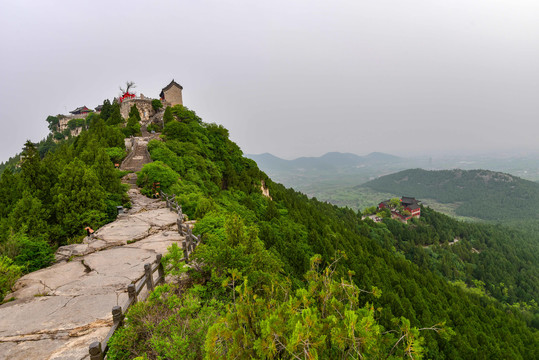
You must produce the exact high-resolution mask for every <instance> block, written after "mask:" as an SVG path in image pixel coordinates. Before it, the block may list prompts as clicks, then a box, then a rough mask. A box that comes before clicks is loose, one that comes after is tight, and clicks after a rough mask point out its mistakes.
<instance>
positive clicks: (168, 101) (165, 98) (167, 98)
mask: <svg viewBox="0 0 539 360" xmlns="http://www.w3.org/2000/svg"><path fill="white" fill-rule="evenodd" d="M182 90H183V87H182V86H181V85H180V84H178V83H177V82H176V81H174V79H172V81H171V82H170V84H168V85H167V86H165V87H164V88H163V90H161V94H159V97H160V98H161V101H162V102H163V103H165V105H166V106H174V105H183V99H182Z"/></svg>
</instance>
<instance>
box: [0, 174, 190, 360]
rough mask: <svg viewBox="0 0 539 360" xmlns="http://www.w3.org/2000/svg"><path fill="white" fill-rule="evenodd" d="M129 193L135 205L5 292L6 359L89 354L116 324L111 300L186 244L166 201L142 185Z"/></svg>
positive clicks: (0, 353) (1, 349) (120, 298)
mask: <svg viewBox="0 0 539 360" xmlns="http://www.w3.org/2000/svg"><path fill="white" fill-rule="evenodd" d="M133 176H134V174H131V175H129V176H128V178H132V177H133ZM127 181H128V182H130V181H129V179H127ZM131 182H132V179H131ZM129 196H130V197H131V202H132V208H131V209H129V210H128V211H127V212H126V213H125V214H121V215H119V216H118V218H117V220H116V221H114V222H112V223H110V224H107V225H105V226H103V227H102V228H100V229H99V230H97V231H96V232H95V234H94V236H93V238H91V239H90V238H86V239H85V241H84V243H83V244H75V245H68V246H65V247H61V248H60V249H59V250H58V251H57V254H56V255H57V260H58V262H57V263H56V264H54V265H52V266H50V267H48V268H45V269H41V270H39V271H36V272H33V273H30V274H27V275H25V276H23V277H22V278H20V279H19V280H18V281H17V283H16V284H15V291H14V292H13V293H12V294H10V295H8V297H7V298H6V299H8V298H11V297H12V298H15V300H13V301H10V302H7V303H5V304H3V305H1V306H0V359H10V360H18V359H21V360H22V359H24V360H27V359H65V360H67V359H69V360H71V359H89V355H88V346H89V345H90V343H92V342H93V341H101V340H103V339H104V338H105V336H106V334H107V333H108V331H109V329H110V327H111V325H112V315H111V309H112V307H113V306H115V305H123V304H124V303H125V301H126V300H127V298H128V296H127V291H126V289H127V285H129V284H131V283H134V282H135V281H136V280H138V279H140V278H141V277H142V276H143V275H144V264H145V263H148V262H153V261H154V260H155V256H156V255H157V254H159V253H161V254H164V253H165V252H166V250H167V247H169V246H170V245H171V244H172V243H174V242H179V243H180V244H181V241H182V240H183V239H184V238H183V237H182V236H180V235H179V234H178V228H177V224H176V219H177V215H176V214H175V213H173V212H171V211H169V210H168V209H166V207H165V203H164V202H162V201H159V200H154V199H149V198H147V197H145V196H143V195H141V194H140V191H139V190H138V189H137V188H131V189H130V190H129ZM180 246H181V245H180Z"/></svg>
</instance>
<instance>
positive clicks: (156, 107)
mask: <svg viewBox="0 0 539 360" xmlns="http://www.w3.org/2000/svg"><path fill="white" fill-rule="evenodd" d="M152 107H153V109H154V110H155V111H159V109H161V108H163V103H162V102H161V100H158V99H153V100H152Z"/></svg>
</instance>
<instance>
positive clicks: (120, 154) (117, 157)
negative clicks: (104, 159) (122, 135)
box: [105, 147, 126, 163]
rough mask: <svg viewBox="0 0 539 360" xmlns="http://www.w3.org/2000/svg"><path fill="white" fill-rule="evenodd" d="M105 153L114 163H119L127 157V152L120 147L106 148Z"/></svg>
mask: <svg viewBox="0 0 539 360" xmlns="http://www.w3.org/2000/svg"><path fill="white" fill-rule="evenodd" d="M105 152H106V153H107V155H108V156H109V158H110V160H111V161H112V162H113V163H119V162H120V161H122V159H123V158H124V157H125V155H126V152H125V150H124V149H122V148H119V147H110V148H106V149H105Z"/></svg>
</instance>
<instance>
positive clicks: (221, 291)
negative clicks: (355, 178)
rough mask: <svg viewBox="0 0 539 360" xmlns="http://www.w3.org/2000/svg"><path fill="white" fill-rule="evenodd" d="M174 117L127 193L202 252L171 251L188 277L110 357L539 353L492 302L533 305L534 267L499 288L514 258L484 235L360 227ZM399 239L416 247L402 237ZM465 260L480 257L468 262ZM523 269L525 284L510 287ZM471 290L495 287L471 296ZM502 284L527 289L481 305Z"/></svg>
mask: <svg viewBox="0 0 539 360" xmlns="http://www.w3.org/2000/svg"><path fill="white" fill-rule="evenodd" d="M172 113H173V115H174V118H173V119H171V120H169V121H167V123H166V124H165V126H164V130H163V135H162V137H161V140H162V141H158V140H153V141H151V142H150V143H149V144H148V148H149V151H150V154H151V156H152V159H153V160H154V162H153V163H151V164H148V165H146V166H145V167H144V168H143V169H142V171H141V172H140V173H139V174H138V176H139V180H138V184H139V186H141V187H142V188H143V191H144V192H146V193H147V194H151V193H153V192H154V191H155V190H154V183H156V182H159V183H160V186H161V189H163V190H164V191H165V192H167V193H174V194H175V195H176V198H177V200H178V202H179V203H181V204H182V206H183V210H184V213H185V214H187V215H188V216H189V218H190V219H196V221H197V223H196V227H195V229H194V232H195V233H197V234H203V241H202V244H201V245H199V246H198V247H197V249H196V250H195V252H194V254H193V259H194V260H193V262H192V263H191V266H190V267H189V268H185V267H184V266H183V264H182V262H181V258H182V255H181V250H179V249H178V248H177V247H176V248H175V247H172V248H171V249H170V253H169V255H167V256H166V260H165V261H166V266H167V268H168V271H169V274H170V275H180V274H181V273H184V272H187V274H188V277H187V278H185V277H180V278H181V279H183V280H179V281H178V282H177V283H171V284H167V285H165V286H163V287H160V288H158V290H156V292H154V294H153V295H151V296H150V298H149V301H148V302H147V303H140V304H138V305H137V306H135V308H133V310H131V311H130V312H129V314H128V315H127V320H126V327H125V328H123V329H122V330H121V331H120V332H119V333H117V335H115V337H114V338H113V340H112V344H111V351H110V353H109V358H110V359H128V358H134V357H137V356H141V357H143V358H146V357H147V358H151V359H157V358H192V359H202V358H206V359H210V358H211V359H225V358H269V359H271V358H281V359H292V358H301V359H303V358H305V359H306V358H320V359H333V358H361V357H364V358H372V359H400V358H414V359H419V358H421V357H422V356H423V358H429V359H483V358H484V359H491V358H511V359H529V358H537V357H538V356H539V353H538V351H539V338H538V332H537V330H536V329H535V328H534V327H533V326H532V325H533V324H534V322H533V321H534V320H533V319H534V318H533V315H530V314H528V313H526V312H525V311H523V310H522V309H521V308H520V307H518V306H510V305H508V304H504V303H503V302H502V301H503V300H507V302H508V303H509V302H511V301H512V300H514V301H516V300H520V299H521V300H522V301H524V300H525V299H529V297H531V296H534V295H533V294H534V291H535V290H533V289H534V288H535V289H536V285H537V279H536V278H534V277H533V275H534V273H533V272H534V271H535V270H534V268H533V267H530V266H529V265H530V264H529V262H534V261H535V260H534V258H533V257H531V258H524V259H521V260H522V262H520V263H518V267H519V269H513V268H511V273H510V275H508V276H506V277H504V276H502V275H501V274H500V273H499V272H496V271H492V269H494V268H495V264H496V263H497V262H498V261H499V259H497V258H495V257H496V256H502V260H503V259H505V260H503V263H505V264H507V263H508V262H512V261H513V260H514V258H513V257H506V256H505V254H504V251H506V250H507V247H508V248H511V246H512V244H507V245H504V244H501V245H499V246H498V245H496V246H494V245H492V249H493V250H492V252H491V251H489V249H490V247H491V240H490V239H489V238H490V234H489V233H488V232H487V233H483V231H486V230H483V229H479V230H477V231H472V230H470V229H467V228H466V227H465V225H459V224H460V223H452V221H453V220H451V219H448V218H446V217H440V216H439V215H437V214H434V213H432V216H431V217H429V216H426V219H425V221H424V222H423V223H417V224H411V225H410V226H408V227H399V225H398V224H394V223H391V222H388V223H387V224H386V223H381V224H374V223H372V222H371V221H369V220H366V221H363V220H362V219H361V214H359V213H356V212H354V211H352V210H350V209H346V208H339V207H336V206H333V205H330V204H328V203H325V202H320V201H317V200H316V199H309V198H308V197H307V196H305V195H303V194H301V193H299V192H296V191H295V190H293V189H287V188H285V187H284V186H283V185H280V184H278V183H275V182H273V181H272V180H271V179H269V178H268V177H267V175H266V174H264V173H263V172H261V171H260V170H259V169H258V167H257V165H256V163H255V162H254V161H253V160H250V159H247V158H245V157H243V154H242V152H241V150H240V148H239V147H238V146H237V145H236V144H234V143H233V142H232V141H230V139H229V138H228V131H227V130H226V129H224V128H223V127H222V126H219V125H215V124H207V123H204V122H202V120H201V119H200V118H198V117H197V116H196V114H195V113H194V112H192V111H190V110H188V109H186V108H185V107H182V106H176V107H174V108H172ZM264 185H265V186H267V189H268V190H269V194H270V197H266V196H264V195H263V193H262V191H261V187H262V186H264ZM426 213H427V214H428V213H429V212H428V211H426ZM438 225H439V226H440V227H439V228H438ZM454 225H455V226H457V227H456V228H455V229H453V226H454ZM458 226H462V229H461V228H459V227H458ZM408 231H409V233H410V234H415V235H412V236H413V237H416V238H418V239H419V238H420V239H422V240H421V241H422V243H420V242H419V241H418V244H415V243H413V241H414V240H410V239H408V238H407V237H406V236H408V234H409V233H408ZM452 231H454V233H453V232H452ZM466 231H468V232H469V233H466ZM451 236H455V237H457V236H458V237H460V238H462V239H466V242H465V241H464V240H463V241H462V245H459V247H455V250H458V251H462V254H456V253H452V252H450V251H447V252H442V251H441V250H440V251H438V250H437V249H435V248H434V247H435V246H440V247H443V246H446V247H448V246H449V245H447V244H446V245H443V244H444V243H445V242H447V241H446V239H447V238H451ZM513 236H519V235H518V234H514V235H513ZM476 237H481V238H480V239H476ZM468 241H469V243H468ZM476 241H477V243H476ZM496 241H499V242H500V243H503V241H505V240H504V239H503V238H500V239H499V240H496ZM440 243H442V245H440ZM405 244H409V245H410V246H409V247H406V246H404V245H405ZM421 245H423V246H430V247H432V254H431V253H424V254H423V253H421V251H424V252H428V251H431V250H429V248H425V249H423V248H422V247H421ZM466 246H470V247H473V246H477V247H478V250H479V251H481V252H480V254H476V253H473V252H471V251H468V250H470V249H468V248H467V247H466ZM479 248H480V249H479ZM530 249H532V248H530ZM416 250H417V251H416ZM417 254H419V255H417ZM489 254H491V255H489ZM475 255H479V256H480V258H479V259H468V258H466V256H470V257H472V256H475ZM487 255H488V256H487ZM440 256H441V257H444V256H445V257H447V258H448V259H450V260H454V261H449V260H448V261H445V260H444V259H437V258H438V257H440ZM481 256H482V257H481ZM514 256H516V257H518V256H519V253H515V254H514ZM429 257H432V258H433V260H431V259H429ZM416 258H417V259H416ZM468 267H469V268H468ZM483 268H484V269H483ZM475 269H477V271H476V272H474V270H475ZM485 271H487V272H491V274H488V275H485V274H484V272H485ZM523 271H524V272H530V273H531V276H524V277H522V278H521V277H519V275H518V272H523ZM452 274H455V276H452ZM481 279H484V280H481ZM449 280H452V281H454V283H451V282H450V281H449ZM459 281H460V282H459ZM474 281H476V282H474ZM478 281H484V282H487V281H488V282H489V283H492V284H497V285H493V286H491V287H486V285H485V286H484V288H485V287H486V289H484V290H482V288H481V286H482V285H481V283H480V282H478ZM503 281H506V282H507V283H508V285H506V286H507V287H510V286H513V287H515V286H516V287H517V288H518V289H520V287H519V286H520V285H519V281H526V282H530V289H527V288H526V289H527V290H523V291H524V292H525V294H514V293H513V291H512V290H507V291H508V293H507V294H508V295H507V296H508V297H510V298H508V299H502V301H499V300H497V297H496V296H487V295H486V292H485V291H487V292H489V293H493V295H496V294H495V293H496V292H497V291H501V292H502V293H503V292H504V291H505V290H504V289H505V288H504V287H502V286H501V285H499V283H500V282H503ZM515 291H516V290H515ZM518 291H520V290H518Z"/></svg>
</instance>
